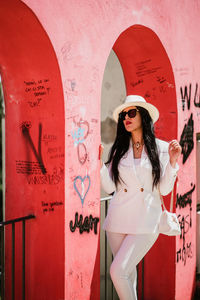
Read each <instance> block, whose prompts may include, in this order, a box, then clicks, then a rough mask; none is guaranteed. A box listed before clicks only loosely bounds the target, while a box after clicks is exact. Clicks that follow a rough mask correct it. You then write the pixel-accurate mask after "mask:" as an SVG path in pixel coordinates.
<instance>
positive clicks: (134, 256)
mask: <svg viewBox="0 0 200 300" xmlns="http://www.w3.org/2000/svg"><path fill="white" fill-rule="evenodd" d="M107 238H108V242H109V245H110V248H111V251H112V253H113V255H114V259H113V262H112V264H111V267H110V276H111V278H112V281H113V284H114V286H115V289H116V291H117V293H118V296H119V298H120V300H137V293H136V285H137V270H136V266H137V264H138V263H139V262H140V261H141V260H142V258H143V257H144V256H145V254H146V253H147V252H148V251H149V250H150V248H151V247H152V246H153V244H154V243H155V241H156V239H157V238H158V233H155V234H136V235H132V234H128V235H126V234H121V233H114V232H107Z"/></svg>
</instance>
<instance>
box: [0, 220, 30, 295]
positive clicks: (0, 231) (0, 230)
mask: <svg viewBox="0 0 200 300" xmlns="http://www.w3.org/2000/svg"><path fill="white" fill-rule="evenodd" d="M33 218H35V216H34V215H28V216H25V217H22V218H16V219H13V220H8V221H4V222H0V251H1V265H0V267H1V269H0V279H1V294H0V296H1V300H4V299H5V250H4V239H5V226H7V225H12V245H11V246H12V262H11V264H12V284H11V289H12V298H11V299H12V300H15V223H17V222H22V300H25V271H26V270H25V254H26V253H25V250H26V247H25V238H26V231H25V229H26V227H25V224H26V221H27V220H29V219H33Z"/></svg>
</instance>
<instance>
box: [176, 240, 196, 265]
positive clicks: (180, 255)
mask: <svg viewBox="0 0 200 300" xmlns="http://www.w3.org/2000/svg"><path fill="white" fill-rule="evenodd" d="M192 257H193V251H192V243H191V242H190V243H186V246H184V247H183V248H182V249H181V248H180V249H179V250H178V251H177V252H176V261H177V263H178V262H179V261H182V262H183V263H184V266H185V265H186V261H187V258H192Z"/></svg>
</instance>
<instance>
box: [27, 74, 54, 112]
mask: <svg viewBox="0 0 200 300" xmlns="http://www.w3.org/2000/svg"><path fill="white" fill-rule="evenodd" d="M24 85H25V93H26V94H27V99H28V100H27V103H28V104H29V105H30V107H37V106H39V104H40V102H41V101H42V99H43V98H44V96H47V95H49V92H50V86H49V79H40V80H31V81H24Z"/></svg>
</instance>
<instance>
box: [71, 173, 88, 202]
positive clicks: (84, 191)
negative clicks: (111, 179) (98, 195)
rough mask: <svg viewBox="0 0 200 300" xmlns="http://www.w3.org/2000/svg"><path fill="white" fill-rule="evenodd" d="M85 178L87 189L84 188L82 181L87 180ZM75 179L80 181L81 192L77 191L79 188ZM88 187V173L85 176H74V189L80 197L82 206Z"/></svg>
mask: <svg viewBox="0 0 200 300" xmlns="http://www.w3.org/2000/svg"><path fill="white" fill-rule="evenodd" d="M87 179H88V186H87V189H86V190H85V183H84V181H85V180H87ZM77 181H80V182H81V192H80V191H79V189H80V188H79V187H78V186H77ZM89 188H90V176H88V175H87V176H85V177H82V176H76V178H75V179H74V189H75V191H76V192H77V194H78V196H79V198H80V199H81V203H82V206H83V203H84V200H85V197H86V195H87V193H88V191H89Z"/></svg>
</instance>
